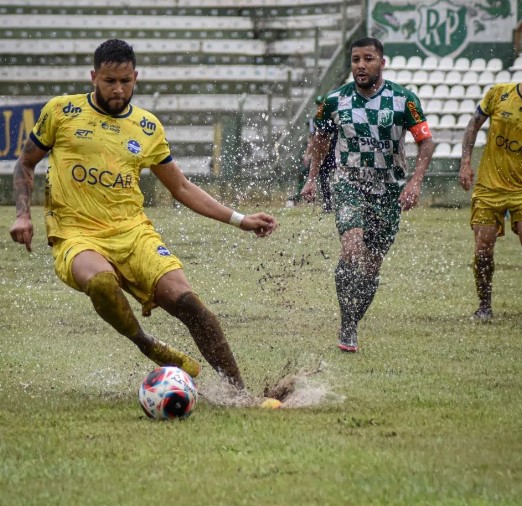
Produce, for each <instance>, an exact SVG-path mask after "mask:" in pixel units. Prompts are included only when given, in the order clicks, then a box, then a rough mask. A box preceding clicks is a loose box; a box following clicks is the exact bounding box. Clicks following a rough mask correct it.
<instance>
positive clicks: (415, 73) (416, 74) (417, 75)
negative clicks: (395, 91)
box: [411, 70, 430, 85]
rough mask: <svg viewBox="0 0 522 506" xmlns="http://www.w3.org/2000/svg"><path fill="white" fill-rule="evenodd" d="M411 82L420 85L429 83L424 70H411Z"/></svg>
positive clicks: (427, 75)
mask: <svg viewBox="0 0 522 506" xmlns="http://www.w3.org/2000/svg"><path fill="white" fill-rule="evenodd" d="M411 72H412V76H411V82H412V83H414V84H418V85H422V84H425V83H429V82H430V77H429V74H428V72H427V71H426V70H412V71H411Z"/></svg>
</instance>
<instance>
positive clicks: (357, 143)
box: [315, 80, 431, 194]
mask: <svg viewBox="0 0 522 506" xmlns="http://www.w3.org/2000/svg"><path fill="white" fill-rule="evenodd" d="M315 125H316V127H317V129H318V130H320V131H323V132H327V133H331V132H334V131H338V137H337V146H336V161H337V169H336V180H337V181H339V180H346V181H348V182H350V183H351V184H355V185H357V184H358V183H359V182H361V181H364V182H366V183H370V182H371V183H372V188H371V189H370V191H371V193H377V194H380V193H384V191H385V188H386V185H388V184H399V185H402V184H404V182H405V177H406V170H407V165H406V156H405V150H404V139H405V136H406V131H407V130H410V131H412V134H413V135H414V138H416V140H419V139H417V137H420V140H422V138H426V137H430V136H431V135H426V132H427V133H428V134H429V129H428V127H427V124H426V118H425V116H424V113H423V112H422V107H421V105H420V101H419V99H418V98H417V96H416V95H415V94H414V93H413V92H411V91H409V90H407V89H406V88H404V87H403V86H400V85H398V84H396V83H393V82H391V81H386V80H385V81H384V82H383V85H382V87H381V88H380V89H379V90H378V91H377V92H376V93H375V94H374V95H372V96H371V97H365V96H364V95H361V94H360V93H359V92H358V91H357V89H356V86H355V82H350V83H348V84H345V85H343V86H341V87H340V88H337V89H336V90H333V91H331V92H329V93H328V94H327V95H326V98H325V101H324V103H323V104H322V106H320V107H319V108H318V110H317V114H316V117H315ZM423 127H424V129H423ZM421 130H422V131H423V133H424V134H425V135H423V134H422V133H421Z"/></svg>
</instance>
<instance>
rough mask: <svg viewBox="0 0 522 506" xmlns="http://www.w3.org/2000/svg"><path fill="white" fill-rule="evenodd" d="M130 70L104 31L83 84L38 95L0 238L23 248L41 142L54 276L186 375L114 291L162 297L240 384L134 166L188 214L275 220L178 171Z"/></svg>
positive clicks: (180, 358) (182, 362) (148, 302)
mask: <svg viewBox="0 0 522 506" xmlns="http://www.w3.org/2000/svg"><path fill="white" fill-rule="evenodd" d="M137 75H138V73H137V71H136V56H135V53H134V50H133V48H132V46H130V45H129V44H128V43H127V42H125V41H122V40H118V39H111V40H107V41H106V42H104V43H103V44H101V45H100V46H99V47H98V48H97V49H96V51H95V53H94V70H92V71H91V80H92V83H93V85H94V91H93V92H92V93H88V94H83V95H70V96H60V97H55V98H53V99H51V100H50V101H49V102H48V103H47V104H46V105H45V106H44V108H43V110H42V112H41V115H40V117H39V119H38V121H37V123H36V125H35V127H34V129H33V131H32V133H31V135H30V138H29V139H27V142H26V143H25V145H24V148H23V152H22V154H21V156H20V158H19V159H18V161H17V163H16V166H15V170H14V186H15V200H16V220H15V222H14V223H13V225H12V227H11V230H10V233H11V237H12V239H13V240H14V241H15V242H18V243H21V244H24V245H25V246H26V248H27V250H28V251H31V239H32V236H33V225H32V221H31V211H30V198H31V192H32V188H33V182H34V169H35V166H36V164H37V163H38V162H39V161H40V160H42V159H43V157H44V156H45V155H46V154H47V153H49V167H48V172H47V180H46V203H45V221H46V229H47V237H48V242H49V245H50V246H51V247H52V253H53V257H54V262H55V270H56V273H57V275H58V276H59V278H60V279H61V280H62V281H64V282H65V283H66V284H68V285H69V286H71V287H73V288H75V289H76V290H79V291H81V292H84V293H85V294H86V295H87V296H88V297H89V298H90V299H91V301H92V304H93V306H94V309H95V310H96V312H97V313H98V314H99V315H100V316H101V318H103V319H104V320H105V321H106V322H107V323H109V324H110V325H112V327H114V328H115V329H116V330H117V331H118V332H119V333H120V334H122V335H124V336H125V337H127V338H129V339H130V340H131V341H132V342H134V343H135V344H136V345H137V346H138V348H139V349H140V350H141V351H142V352H143V353H144V354H145V355H146V356H147V357H149V358H150V359H151V360H153V361H154V362H155V363H157V364H158V365H160V366H163V365H175V366H179V367H181V368H183V369H184V370H185V371H186V372H187V373H189V374H190V375H191V376H193V377H195V376H197V375H198V374H199V372H200V364H199V363H198V362H197V361H196V360H195V359H193V358H191V357H190V356H188V355H186V354H185V353H183V352H181V351H178V350H176V349H174V348H173V347H172V346H170V345H168V344H167V343H165V342H163V341H160V340H158V339H156V338H155V337H153V336H150V335H149V334H147V333H146V332H145V331H144V329H143V328H142V326H141V325H140V323H139V322H138V320H137V318H136V317H135V315H134V314H133V311H132V309H131V306H130V304H129V301H128V300H127V298H126V296H125V294H124V290H125V291H126V292H128V293H130V294H131V295H132V296H133V297H134V298H136V300H138V301H139V302H140V303H141V304H142V308H143V314H144V315H149V314H150V312H151V310H152V309H153V308H154V307H157V306H159V307H162V308H163V309H164V310H165V311H167V312H168V313H169V314H171V315H172V316H174V317H177V318H178V319H179V320H181V321H182V322H183V323H184V324H185V325H186V326H187V327H188V329H189V331H190V333H191V335H192V337H193V339H194V341H195V342H196V345H197V346H198V348H199V350H200V351H201V354H202V355H203V357H204V358H205V359H206V360H207V361H208V363H209V364H210V365H211V366H212V367H213V368H214V369H215V370H216V371H217V372H218V373H220V374H221V375H222V376H224V377H225V378H226V379H227V380H228V381H230V383H232V384H233V385H235V386H236V387H238V388H243V387H244V383H243V379H242V377H241V374H240V371H239V368H238V366H237V363H236V361H235V358H234V355H233V353H232V351H231V349H230V347H229V345H228V342H227V340H226V338H225V336H224V334H223V331H222V329H221V327H220V325H219V322H218V321H217V319H216V317H215V316H214V314H213V313H211V312H210V311H209V310H208V309H207V308H206V307H205V305H204V304H203V303H202V302H201V301H200V299H199V298H198V297H197V296H196V295H195V294H194V293H193V292H192V289H191V287H190V285H189V283H188V281H187V278H186V277H185V275H184V272H183V270H182V264H181V262H180V260H179V259H178V258H177V257H176V256H175V255H173V254H172V253H171V252H170V251H169V250H168V248H167V247H166V245H165V244H164V242H163V241H162V239H161V237H160V235H159V234H158V233H157V232H156V230H155V229H154V227H153V225H152V223H151V222H150V220H149V219H148V218H147V216H146V215H145V213H144V210H143V195H142V193H141V191H140V189H139V186H138V181H139V176H140V172H141V171H142V169H144V168H150V170H151V171H152V173H154V174H155V176H156V177H157V178H158V179H159V180H160V181H161V182H162V183H163V184H164V185H165V186H166V187H167V188H168V190H169V191H170V193H171V194H172V196H173V197H174V198H175V199H176V200H177V201H179V202H181V203H182V204H184V205H186V206H187V207H189V208H190V209H192V210H193V211H195V212H196V213H199V214H201V215H203V216H206V217H209V218H213V219H215V220H217V221H221V222H223V223H229V224H232V225H235V226H237V227H239V228H241V229H242V230H245V231H253V232H254V233H255V234H256V235H257V236H260V237H264V236H267V235H269V234H271V233H272V231H273V230H274V229H275V228H276V226H277V224H276V220H275V219H274V217H272V216H270V215H268V214H265V213H262V212H261V213H256V214H250V215H247V216H244V215H242V214H240V213H238V212H236V211H234V210H232V209H230V208H228V207H225V206H224V205H222V204H220V203H219V202H217V201H216V200H215V199H213V198H212V197H211V196H210V195H208V194H207V193H206V192H205V191H203V190H202V189H200V188H199V187H198V186H196V185H194V184H193V183H191V182H190V181H188V180H187V179H186V178H185V176H184V175H183V173H182V171H181V170H180V168H179V167H178V165H177V164H176V162H174V161H173V159H172V157H171V155H170V149H169V145H168V143H167V141H166V139H165V132H164V128H163V126H162V125H161V123H160V122H159V121H158V119H157V118H156V117H155V116H154V115H152V114H151V113H150V112H148V111H146V110H144V109H140V108H139V107H136V106H134V105H132V104H131V98H132V95H133V91H134V86H135V84H136V79H137Z"/></svg>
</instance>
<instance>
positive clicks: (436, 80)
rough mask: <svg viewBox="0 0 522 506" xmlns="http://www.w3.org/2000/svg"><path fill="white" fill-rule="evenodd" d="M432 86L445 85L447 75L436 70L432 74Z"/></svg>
mask: <svg viewBox="0 0 522 506" xmlns="http://www.w3.org/2000/svg"><path fill="white" fill-rule="evenodd" d="M429 82H430V84H433V85H435V84H443V83H444V82H445V75H444V72H443V71H442V70H434V71H433V72H430V79H429Z"/></svg>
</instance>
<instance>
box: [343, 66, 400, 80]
mask: <svg viewBox="0 0 522 506" xmlns="http://www.w3.org/2000/svg"><path fill="white" fill-rule="evenodd" d="M382 75H383V77H384V79H388V80H389V81H397V72H396V71H395V69H391V68H388V67H384V70H383V73H382ZM350 80H353V76H351V75H350Z"/></svg>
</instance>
